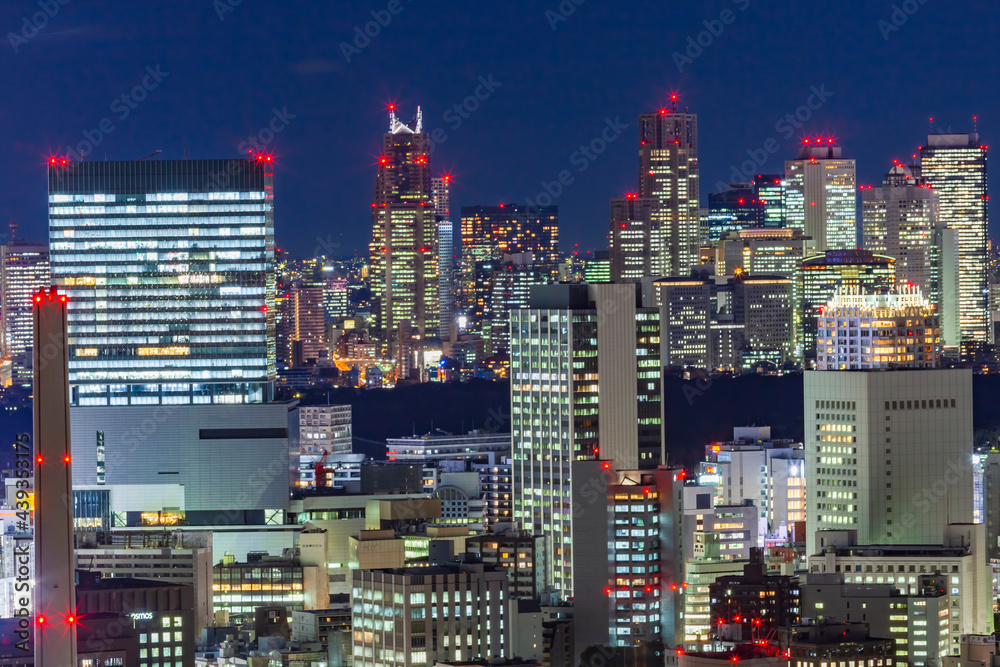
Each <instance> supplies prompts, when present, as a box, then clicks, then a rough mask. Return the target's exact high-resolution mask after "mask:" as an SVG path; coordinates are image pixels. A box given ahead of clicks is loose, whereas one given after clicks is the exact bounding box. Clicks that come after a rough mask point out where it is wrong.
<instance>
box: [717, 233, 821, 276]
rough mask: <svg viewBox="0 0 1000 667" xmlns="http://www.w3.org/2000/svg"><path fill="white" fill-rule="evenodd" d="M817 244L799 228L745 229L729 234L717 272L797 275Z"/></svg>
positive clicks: (721, 253) (722, 249)
mask: <svg viewBox="0 0 1000 667" xmlns="http://www.w3.org/2000/svg"><path fill="white" fill-rule="evenodd" d="M815 247H816V244H815V243H814V242H813V241H812V239H807V238H805V237H803V236H802V232H801V230H798V229H791V228H785V229H744V230H741V231H740V232H738V233H730V234H727V235H726V236H725V237H724V238H723V239H722V241H721V242H720V244H719V247H718V249H717V251H716V260H715V267H716V273H718V274H720V275H726V276H731V275H734V274H735V273H736V272H737V271H738V270H740V271H742V272H743V273H744V274H751V275H769V276H784V277H785V278H788V279H793V278H794V277H795V274H796V273H797V272H798V270H799V267H800V266H801V265H802V260H803V258H805V257H809V256H810V255H813V254H815V252H814V250H815Z"/></svg>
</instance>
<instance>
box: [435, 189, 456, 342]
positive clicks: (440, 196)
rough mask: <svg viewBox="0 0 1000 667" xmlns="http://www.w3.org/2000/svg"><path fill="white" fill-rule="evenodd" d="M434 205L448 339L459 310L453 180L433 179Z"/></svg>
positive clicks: (441, 331) (444, 330) (443, 323)
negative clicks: (452, 204)
mask: <svg viewBox="0 0 1000 667" xmlns="http://www.w3.org/2000/svg"><path fill="white" fill-rule="evenodd" d="M431 203H432V204H433V205H434V215H435V217H436V218H437V224H438V276H439V279H438V298H439V300H440V312H441V323H440V325H439V327H438V328H439V335H440V336H441V338H447V337H448V335H449V332H450V330H451V320H452V313H453V312H454V309H455V289H454V280H455V232H454V229H455V228H454V225H453V224H452V222H451V176H450V175H449V174H444V175H442V176H437V177H435V178H432V179H431Z"/></svg>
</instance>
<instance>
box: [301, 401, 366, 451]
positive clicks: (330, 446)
mask: <svg viewBox="0 0 1000 667" xmlns="http://www.w3.org/2000/svg"><path fill="white" fill-rule="evenodd" d="M352 424H353V422H352V419H351V406H350V405H310V406H308V407H301V408H299V446H300V447H301V448H302V451H303V452H309V453H318V452H328V453H330V454H350V453H351V449H352V447H353V443H354V438H353V425H352Z"/></svg>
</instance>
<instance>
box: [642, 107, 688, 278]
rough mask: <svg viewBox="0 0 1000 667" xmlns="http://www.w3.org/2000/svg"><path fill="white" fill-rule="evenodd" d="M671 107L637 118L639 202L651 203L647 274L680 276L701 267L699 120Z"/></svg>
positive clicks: (686, 112)
mask: <svg viewBox="0 0 1000 667" xmlns="http://www.w3.org/2000/svg"><path fill="white" fill-rule="evenodd" d="M671 100H672V102H673V106H672V108H670V109H665V108H664V109H660V110H659V111H657V112H655V113H645V114H641V115H640V116H639V192H638V196H639V198H649V199H652V200H654V205H653V209H652V237H651V239H650V252H651V253H654V256H657V257H658V259H657V260H656V261H651V264H652V265H653V271H652V273H651V274H650V275H658V276H685V275H687V274H688V273H690V271H691V267H693V266H696V265H698V264H699V263H700V259H699V252H698V248H699V242H700V235H701V234H700V232H701V230H700V226H701V220H700V214H699V203H698V182H699V170H698V116H697V115H696V114H693V113H689V112H688V111H687V110H686V109H685V110H684V111H683V112H679V111H678V110H677V96H676V95H672V96H671Z"/></svg>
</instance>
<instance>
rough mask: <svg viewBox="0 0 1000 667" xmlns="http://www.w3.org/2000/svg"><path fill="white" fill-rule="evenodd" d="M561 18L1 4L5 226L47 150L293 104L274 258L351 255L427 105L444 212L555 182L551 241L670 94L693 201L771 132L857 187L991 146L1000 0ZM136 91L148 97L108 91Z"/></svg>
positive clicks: (246, 122)
mask: <svg viewBox="0 0 1000 667" xmlns="http://www.w3.org/2000/svg"><path fill="white" fill-rule="evenodd" d="M61 2H65V4H61ZM577 2H580V0H577ZM46 5H48V6H49V13H51V14H53V15H52V16H51V17H48V16H44V15H43V14H38V15H37V17H36V18H35V19H34V20H35V22H36V23H39V24H44V27H42V28H41V29H39V30H38V31H37V34H33V33H32V28H27V29H25V23H24V20H25V19H24V17H28V20H29V21H30V20H31V17H32V16H33V15H35V14H37V13H38V12H41V11H42V9H40V6H41V7H44V6H46ZM561 5H562V7H563V10H564V12H565V13H568V12H567V11H566V9H567V8H574V11H573V12H572V13H571V14H569V15H568V16H565V17H564V16H562V15H561V14H558V12H559V11H560V9H559V8H560V1H559V0H548V1H546V0H536V1H527V0H505V1H504V2H443V1H434V0H391V1H390V0H374V1H372V2H368V1H353V0H352V1H349V2H347V1H345V2H333V3H330V2H322V1H319V0H310V1H308V2H306V1H291V0H289V1H281V2H278V1H275V0H272V1H271V2H266V1H265V0H242V1H241V0H214V2H213V0H174V1H171V2H164V1H160V0H147V1H144V2H138V3H126V2H108V1H98V0H4V2H3V3H2V4H0V34H5V37H4V39H3V40H2V43H0V82H2V84H3V86H2V91H3V94H4V100H3V103H2V105H0V147H2V148H0V149H2V151H3V158H2V162H0V163H2V164H3V171H4V176H5V177H4V178H3V179H2V188H3V190H2V193H0V215H2V216H3V218H4V222H6V220H9V219H16V220H18V221H19V222H20V224H21V229H22V230H23V232H24V234H25V235H29V236H34V237H37V238H41V237H43V236H44V234H45V225H46V220H45V216H46V208H45V195H46V184H45V159H46V157H47V156H48V155H49V154H50V153H51V152H56V151H61V149H62V148H63V147H65V146H73V147H76V146H77V145H78V144H79V143H80V142H82V141H86V140H87V138H86V136H85V133H88V134H89V135H90V137H91V138H95V139H96V138H98V135H97V134H96V133H95V132H94V130H96V129H99V128H100V127H101V123H102V121H104V127H105V128H111V129H112V130H113V131H112V132H111V133H110V134H107V135H106V136H104V137H102V138H99V139H98V140H97V141H96V143H97V146H96V148H95V149H94V150H93V154H92V156H91V158H90V159H104V158H105V155H106V156H107V157H108V158H109V159H136V158H139V157H142V156H144V155H147V154H149V153H152V152H153V151H155V150H158V149H162V150H163V156H164V157H169V158H181V157H183V156H184V151H185V150H186V151H187V154H188V156H189V157H192V158H201V157H229V156H236V155H238V150H239V148H238V147H239V146H240V144H241V142H244V141H245V140H246V138H247V137H248V136H250V135H259V134H260V131H261V130H264V129H265V128H268V125H269V124H270V123H271V122H272V119H273V118H274V115H275V111H274V110H277V111H278V112H280V113H281V114H283V115H284V114H285V113H286V112H285V110H287V115H286V116H285V119H284V120H280V121H275V127H279V128H281V131H280V132H277V133H276V134H275V135H273V139H272V140H271V142H270V145H269V147H270V148H271V149H273V151H274V153H275V156H276V158H277V163H278V166H277V168H276V175H275V195H276V196H275V199H276V227H277V237H278V242H279V244H280V245H282V246H283V247H285V248H286V249H289V250H291V251H293V252H296V253H302V254H311V253H312V252H313V251H314V250H315V249H316V248H317V247H321V248H322V247H323V246H325V245H327V244H329V243H331V242H332V243H341V244H342V246H341V251H342V252H345V253H350V252H351V251H353V250H354V249H358V250H360V251H362V252H364V251H365V248H366V246H367V242H368V240H369V236H370V221H371V219H370V206H371V191H372V187H373V183H374V177H375V161H376V158H377V155H378V153H379V147H380V142H381V134H382V132H384V131H385V128H386V127H387V120H386V116H385V113H384V111H383V107H384V105H385V103H386V101H387V100H390V99H394V100H395V101H396V102H397V104H398V105H399V106H400V109H401V112H400V115H401V117H402V119H403V120H405V121H409V120H410V119H411V118H412V116H413V113H414V111H415V108H416V106H417V105H418V104H420V105H422V107H423V110H424V124H425V128H426V129H428V130H433V129H435V128H440V129H441V131H442V132H443V133H444V135H445V136H446V137H447V140H446V141H445V142H444V143H442V144H441V145H439V146H438V147H437V149H436V151H435V153H434V155H433V158H432V161H433V165H434V168H435V170H436V171H437V170H450V171H451V172H452V173H453V174H454V177H455V182H456V187H455V191H454V194H453V198H452V210H453V218H457V215H458V208H459V207H460V206H462V205H472V204H478V203H484V204H493V203H498V202H501V201H518V202H523V201H525V199H526V198H528V197H532V198H534V197H535V196H536V195H537V194H538V193H539V192H542V191H543V185H542V184H543V182H550V181H555V180H557V179H558V177H559V173H560V171H563V170H568V171H569V172H570V175H571V176H572V178H573V181H572V183H570V184H569V185H568V186H566V187H565V188H564V192H563V193H562V194H561V195H560V196H559V197H558V198H557V199H556V203H557V204H558V205H559V207H560V216H561V223H562V239H563V243H564V247H568V246H570V245H572V244H574V243H579V244H580V245H581V247H584V248H590V247H594V246H598V245H600V246H603V245H604V238H605V234H606V231H607V225H608V222H607V218H608V199H610V198H611V197H616V196H621V195H622V194H623V193H624V192H626V191H628V190H631V189H634V188H635V179H636V168H637V153H636V150H635V136H636V116H637V114H639V113H640V112H642V111H646V110H652V109H654V108H656V107H657V106H659V105H660V104H662V103H663V102H664V101H665V100H666V99H667V96H668V94H669V93H670V91H672V90H676V91H679V92H680V94H681V96H682V101H681V104H682V105H687V106H689V107H690V108H691V110H692V111H696V112H697V113H698V114H699V124H700V144H701V150H700V159H701V169H702V198H703V200H704V198H705V196H706V193H707V192H708V191H709V190H711V189H712V188H713V187H714V185H715V184H716V183H717V182H718V181H720V180H728V179H729V178H730V175H731V172H732V171H733V166H737V167H738V166H739V165H741V163H743V162H744V161H746V160H748V159H750V158H749V156H748V153H747V151H751V152H757V155H758V157H762V151H761V149H763V147H764V146H765V144H766V143H767V142H768V140H769V139H770V140H773V141H776V142H777V144H778V145H780V150H779V151H778V152H776V153H774V154H771V155H767V156H766V159H765V161H764V164H763V166H762V167H760V170H761V171H771V170H777V171H780V170H781V169H783V164H784V163H783V161H784V159H785V158H787V157H790V156H793V155H794V153H795V150H796V145H797V142H798V140H799V138H800V136H801V135H802V134H803V133H804V132H806V131H808V132H809V133H813V134H815V133H823V134H832V135H834V136H836V137H837V139H838V141H839V142H840V143H841V144H842V145H843V146H844V150H845V155H847V156H850V157H856V158H857V159H858V172H859V178H860V180H861V181H862V182H864V183H877V182H878V180H879V179H880V177H881V174H882V173H883V172H884V171H885V170H886V169H887V167H888V166H889V164H890V163H891V160H892V159H893V158H900V159H903V158H905V157H907V156H908V155H909V154H911V153H912V152H913V151H914V149H915V148H916V146H918V145H919V144H920V143H921V142H922V141H923V140H924V138H925V135H926V133H927V129H928V117H930V116H933V117H934V118H935V123H934V125H935V127H936V128H940V129H942V130H947V129H948V128H951V129H952V130H953V131H956V132H959V131H961V132H964V131H968V130H970V129H971V124H972V119H971V117H972V116H973V115H978V116H979V128H980V133H981V135H982V136H983V138H984V141H986V142H987V143H989V142H990V141H991V140H994V138H997V139H1000V117H998V113H997V109H998V108H1000V89H998V82H1000V72H998V68H1000V40H998V39H997V32H998V28H1000V5H997V4H996V3H994V2H986V1H984V0H976V1H975V2H969V3H961V6H957V5H955V4H950V3H945V2H941V1H940V0H925V1H924V2H921V0H907V2H895V3H893V2H880V1H873V0H840V1H838V2H802V1H800V0H796V1H780V2H779V1H775V0H768V1H767V2H765V1H764V0H715V1H710V2H687V3H684V2H659V1H657V2H641V3H635V2H634V3H623V2H607V1H606V0H584V1H583V2H581V4H579V5H576V4H574V2H573V0H562V3H561ZM894 6H895V8H897V9H896V10H895V20H896V23H897V24H899V25H898V30H897V29H895V28H896V27H897V26H896V25H894V24H893V23H892V19H893V14H894ZM390 10H396V11H397V12H398V13H396V14H393V13H392V12H391V11H390ZM724 10H727V11H728V12H731V13H727V14H723V11H724ZM905 10H910V11H911V13H912V15H911V14H907V13H906V12H905ZM372 11H375V12H377V13H380V14H381V17H382V19H383V21H384V22H385V19H386V17H390V20H389V21H388V24H387V25H386V26H385V27H380V28H379V33H380V34H378V36H376V37H375V38H373V39H371V40H370V43H368V44H367V45H365V43H364V42H363V41H362V42H360V44H362V45H363V46H364V48H362V49H360V52H351V53H349V56H350V62H348V61H347V57H345V55H344V49H343V48H342V46H341V43H344V42H346V43H349V44H352V46H353V42H354V37H355V27H356V26H357V27H363V26H364V24H365V23H366V22H369V21H372V20H373V18H372V15H371V12H372ZM547 11H549V12H551V13H550V14H549V15H548V16H546V12H547ZM556 16H559V18H565V20H557V19H556V18H555V17H556ZM43 18H44V21H43V20H42V19H43ZM720 19H721V20H720ZM904 19H905V21H904ZM706 21H708V22H709V25H710V27H712V28H714V29H715V31H716V32H719V33H720V34H719V35H718V36H715V35H710V34H709V33H706V34H704V35H701V41H702V43H703V44H708V46H706V47H704V48H703V49H702V52H701V53H700V54H699V53H698V52H697V50H695V49H692V51H691V54H693V55H695V56H696V57H694V58H693V59H692V61H691V62H684V63H682V69H683V71H682V72H681V71H679V69H681V68H679V67H678V65H677V62H676V60H677V59H676V57H675V56H674V53H675V52H680V53H683V52H684V51H685V49H687V48H688V46H689V42H688V38H689V37H690V38H691V39H692V40H695V41H697V40H698V38H699V33H700V32H702V31H705V30H706V26H705V25H704V22H706ZM715 21H718V22H717V23H713V22H715ZM724 21H729V22H728V23H725V22H724ZM879 21H884V22H885V23H883V24H882V25H881V26H880V25H879ZM553 24H554V25H555V29H553ZM888 26H891V27H892V28H893V29H892V30H890V29H889V27H888ZM720 28H721V30H720ZM373 32H374V30H373ZM12 35H14V36H13V37H12ZM710 36H711V40H709V39H708V38H709V37H710ZM157 66H159V72H160V74H159V75H158V76H156V77H153V76H152V75H151V74H150V73H149V72H150V71H153V72H155V71H157V70H156V68H157ZM147 68H150V69H149V70H147ZM491 75H492V77H493V79H492V80H493V81H494V82H498V83H499V86H498V87H496V88H495V90H493V91H492V92H491V93H489V94H488V95H487V90H486V88H480V89H479V92H480V94H481V96H482V97H485V98H486V99H484V100H482V101H481V102H479V104H478V108H477V109H476V110H475V111H473V112H472V113H470V114H468V117H467V118H462V117H460V116H458V115H457V114H454V113H453V114H449V115H448V116H445V113H446V112H447V111H448V109H449V108H451V107H452V106H453V105H455V104H460V103H462V101H463V100H464V99H465V98H466V97H468V96H470V95H473V94H474V93H475V92H476V89H477V86H479V85H480V83H479V78H480V77H483V78H484V79H489V77H490V76H491ZM144 79H145V83H146V85H147V87H148V88H151V90H144V89H141V88H140V89H139V90H138V93H137V95H136V98H138V97H143V98H144V99H142V100H141V101H138V100H137V99H129V98H127V99H126V100H125V101H121V99H120V98H121V97H122V95H123V94H125V95H131V91H133V89H135V87H136V86H140V87H141V86H142V84H143V82H144ZM814 87H815V88H816V89H819V90H825V91H826V92H827V93H832V96H830V97H829V99H828V100H826V101H825V103H823V104H822V105H818V104H815V106H820V108H818V109H817V110H815V111H814V112H812V114H811V118H810V119H809V121H808V122H807V123H806V124H805V125H804V126H803V127H802V128H801V129H798V130H796V132H795V135H794V136H793V137H791V138H790V139H787V140H786V136H787V135H788V133H789V132H788V131H787V130H785V129H784V125H781V126H776V124H777V122H778V121H779V120H780V119H781V118H782V117H783V116H784V115H785V114H788V113H792V114H794V113H795V112H796V109H797V108H798V107H800V106H801V105H803V104H805V103H806V102H807V101H808V100H809V97H810V94H811V90H812V89H813V88H814ZM116 100H119V101H118V102H116ZM813 101H814V103H815V102H816V99H815V98H814V99H813ZM132 107H134V108H132ZM126 112H127V116H126V115H125V114H126ZM292 116H294V117H292ZM616 118H618V119H620V122H621V123H624V124H626V125H627V126H628V127H627V128H626V129H625V130H624V132H623V133H622V134H621V136H619V137H617V138H616V139H615V140H614V141H612V142H611V143H609V144H607V146H606V149H605V150H604V152H603V153H601V154H600V155H594V156H593V157H594V159H593V160H591V159H590V158H586V157H581V156H582V154H576V155H574V151H577V150H578V149H579V148H580V147H581V146H582V145H585V144H589V143H590V142H591V141H592V140H594V139H596V138H598V137H600V136H601V132H602V130H603V129H604V128H605V127H606V122H607V119H612V120H614V119H616ZM458 121H461V124H460V125H458V124H457V123H458ZM282 123H284V124H285V125H284V126H282ZM438 136H439V137H440V136H441V135H440V134H439V135H438ZM267 137H268V132H264V133H263V138H265V139H266V138H267ZM605 137H614V133H613V132H611V131H610V130H609V131H608V132H606V133H605ZM600 145H601V142H597V144H596V146H597V147H600ZM770 145H771V146H774V145H775V144H774V143H772V144H770ZM244 150H245V149H244ZM764 153H766V151H764ZM583 167H586V170H585V171H581V169H583Z"/></svg>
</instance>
